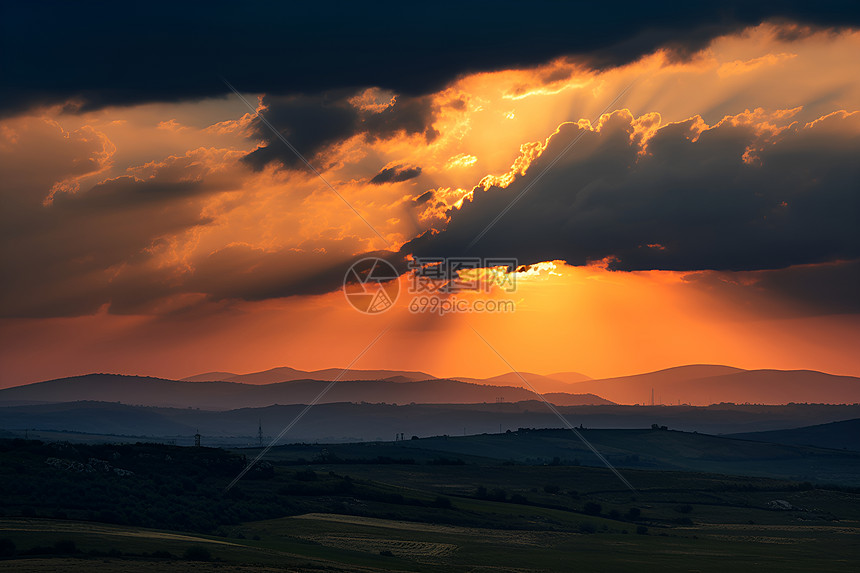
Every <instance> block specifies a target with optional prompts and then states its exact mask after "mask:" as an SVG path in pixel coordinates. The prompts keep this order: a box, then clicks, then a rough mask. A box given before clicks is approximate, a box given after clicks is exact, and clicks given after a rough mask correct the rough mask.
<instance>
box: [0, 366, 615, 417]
mask: <svg viewBox="0 0 860 573" xmlns="http://www.w3.org/2000/svg"><path fill="white" fill-rule="evenodd" d="M329 384H330V383H329V382H326V381H323V380H306V379H305V380H292V381H289V382H278V383H274V384H247V383H240V382H232V381H213V382H187V381H180V380H166V379H162V378H149V377H142V376H122V375H117V374H90V375H86V376H76V377H71V378H60V379H57V380H48V381H46V382H37V383H35V384H27V385H24V386H16V387H14V388H6V389H3V390H0V404H4V403H5V404H9V405H11V404H39V403H57V402H75V401H81V400H95V401H102V402H120V403H123V404H130V405H139V406H163V407H173V408H202V409H207V410H232V409H236V408H256V407H263V406H270V405H273V404H309V403H311V402H312V401H313V400H314V399H315V398H316V397H317V395H318V394H319V393H320V392H321V391H323V390H324V389H325V388H327V387H328V386H329ZM502 396H503V397H504V398H505V401H508V402H517V401H522V400H534V399H536V396H535V394H534V393H532V392H531V391H529V390H526V389H523V388H513V387H501V386H488V385H482V384H469V383H465V382H460V381H457V380H423V381H420V382H412V381H403V380H397V379H395V380H343V381H340V382H338V383H337V384H335V385H333V386H331V388H329V390H328V392H327V393H326V394H325V396H323V398H321V400H320V402H321V403H332V402H355V403H359V402H371V403H388V404H408V403H410V402H416V403H422V404H443V403H482V402H491V403H493V402H496V400H497V398H499V397H502ZM558 398H559V399H560V400H563V402H564V404H563V405H582V404H609V403H610V402H609V401H607V400H604V399H602V398H600V397H598V396H592V395H583V396H574V395H562V396H559V397H558Z"/></svg>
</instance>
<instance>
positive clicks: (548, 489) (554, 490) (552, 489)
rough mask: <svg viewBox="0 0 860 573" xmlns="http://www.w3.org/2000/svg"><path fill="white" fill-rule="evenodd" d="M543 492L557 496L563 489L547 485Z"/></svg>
mask: <svg viewBox="0 0 860 573" xmlns="http://www.w3.org/2000/svg"><path fill="white" fill-rule="evenodd" d="M543 490H544V491H545V492H546V493H551V494H556V493H558V492H559V491H560V490H561V488H560V487H558V486H557V485H552V484H547V485H545V486H543Z"/></svg>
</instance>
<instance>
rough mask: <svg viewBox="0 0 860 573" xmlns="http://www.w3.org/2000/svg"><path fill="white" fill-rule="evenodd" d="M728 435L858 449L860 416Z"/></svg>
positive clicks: (792, 443) (773, 441) (749, 438)
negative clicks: (837, 420) (785, 428)
mask: <svg viewBox="0 0 860 573" xmlns="http://www.w3.org/2000/svg"><path fill="white" fill-rule="evenodd" d="M728 437H730V438H737V439H742V440H754V441H757V442H771V443H774V444H787V445H796V446H815V447H818V448H833V449H838V450H842V449H845V450H854V451H860V418H856V419H853V420H843V421H841V422H831V423H829V424H817V425H815V426H805V427H802V428H792V429H789V430H770V431H766V432H747V433H741V434H729V435H728Z"/></svg>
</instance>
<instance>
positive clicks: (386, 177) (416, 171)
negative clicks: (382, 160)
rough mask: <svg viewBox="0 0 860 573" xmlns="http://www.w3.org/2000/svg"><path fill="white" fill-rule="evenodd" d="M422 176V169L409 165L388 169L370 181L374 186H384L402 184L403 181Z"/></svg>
mask: <svg viewBox="0 0 860 573" xmlns="http://www.w3.org/2000/svg"><path fill="white" fill-rule="evenodd" d="M419 175H421V168H420V167H410V166H407V165H394V166H392V167H386V168H385V169H383V170H382V171H380V172H379V173H377V174H376V175H374V177H373V179H371V180H370V183H371V184H372V185H383V184H385V183H400V182H401V181H409V180H410V179H415V178H416V177H418V176H419Z"/></svg>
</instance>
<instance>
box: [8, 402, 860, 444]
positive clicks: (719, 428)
mask: <svg viewBox="0 0 860 573" xmlns="http://www.w3.org/2000/svg"><path fill="white" fill-rule="evenodd" d="M304 409H305V406H303V405H285V406H267V407H264V408H238V409H235V410H228V411H214V410H202V409H200V410H198V409H195V408H157V407H134V406H126V405H123V404H116V403H93V402H75V403H66V404H40V405H31V406H11V407H0V429H4V430H17V431H19V432H22V431H23V430H25V429H29V430H50V431H54V432H60V431H74V432H90V433H97V434H102V435H107V434H123V435H130V434H131V435H139V436H150V437H161V438H173V437H176V436H177V435H180V436H184V438H182V440H184V441H182V440H178V443H180V444H185V445H191V444H192V443H193V440H192V436H193V434H194V430H196V429H198V428H199V430H200V433H201V434H203V436H204V443H206V444H207V445H248V444H256V443H257V438H256V434H257V428H258V424H259V423H262V426H263V432H264V434H265V435H266V436H269V437H270V436H274V435H277V434H278V433H279V432H280V431H281V429H282V428H284V427H285V426H286V425H287V424H289V423H290V421H292V420H293V419H294V418H295V417H296V416H297V415H298V414H299V413H300V412H302V411H303V410H304ZM558 410H559V411H560V412H561V413H562V414H563V415H564V416H565V417H566V418H567V419H568V420H569V421H570V422H571V423H572V424H574V425H576V426H579V425H580V424H583V425H584V426H585V427H586V428H591V429H595V428H604V429H608V428H619V429H642V428H650V427H651V425H652V424H655V423H656V424H658V425H661V426H662V425H665V426H668V427H669V428H672V429H679V430H685V431H698V432H706V433H712V434H716V433H724V434H725V433H734V432H742V431H759V430H775V429H787V428H796V427H799V426H808V425H813V424H820V423H825V422H832V421H836V420H845V419H847V418H858V417H860V406H825V405H801V404H796V405H790V406H709V407H692V406H690V407H674V408H668V407H660V406H656V407H648V406H613V405H610V406H558ZM139 412H140V413H139ZM561 427H562V422H561V421H559V419H558V418H556V417H555V415H554V414H553V413H552V412H551V411H550V410H549V408H547V406H546V405H545V404H543V403H542V402H539V401H537V400H532V401H524V402H516V403H503V404H495V403H489V404H414V405H412V404H407V405H400V406H394V405H391V404H371V403H364V404H351V403H343V402H340V403H332V404H328V403H323V404H319V405H317V406H315V407H313V408H311V409H310V410H309V411H308V412H307V414H306V415H305V416H304V417H303V418H302V419H301V422H300V423H298V424H296V425H295V426H294V427H293V428H292V429H291V430H290V431H289V433H288V435H287V436H286V437H284V441H308V442H328V443H332V442H342V441H355V440H378V439H391V438H392V437H393V435H394V434H395V433H401V432H402V433H405V434H406V437H407V438H408V437H411V436H412V435H417V436H421V437H424V436H434V435H442V434H450V435H463V433H467V434H480V433H498V432H499V431H502V432H504V431H506V430H516V429H517V428H561ZM31 436H32V433H31ZM45 439H49V438H45ZM54 439H69V438H67V437H57V438H54ZM87 439H88V440H90V441H93V440H95V441H98V438H95V437H91V438H87ZM100 439H101V440H102V441H104V440H107V441H110V440H111V438H110V437H102V438H100Z"/></svg>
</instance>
